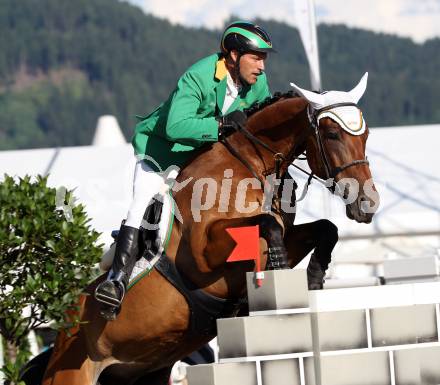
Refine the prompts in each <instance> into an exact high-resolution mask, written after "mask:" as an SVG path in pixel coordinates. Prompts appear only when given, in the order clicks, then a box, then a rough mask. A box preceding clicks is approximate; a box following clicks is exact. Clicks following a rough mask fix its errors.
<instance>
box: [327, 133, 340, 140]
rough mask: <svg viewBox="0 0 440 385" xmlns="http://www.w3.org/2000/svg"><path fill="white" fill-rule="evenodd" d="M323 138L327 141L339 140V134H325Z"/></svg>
mask: <svg viewBox="0 0 440 385" xmlns="http://www.w3.org/2000/svg"><path fill="white" fill-rule="evenodd" d="M325 137H326V138H327V139H332V140H338V139H339V133H338V132H336V131H330V132H326V133H325Z"/></svg>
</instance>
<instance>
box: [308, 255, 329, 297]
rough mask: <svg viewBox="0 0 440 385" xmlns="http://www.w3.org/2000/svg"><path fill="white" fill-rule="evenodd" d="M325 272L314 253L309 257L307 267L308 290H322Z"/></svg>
mask: <svg viewBox="0 0 440 385" xmlns="http://www.w3.org/2000/svg"><path fill="white" fill-rule="evenodd" d="M324 277H325V270H324V269H323V267H322V266H321V264H320V263H319V261H318V259H317V258H316V255H315V253H313V254H312V256H311V257H310V262H309V265H308V266H307V281H308V284H309V290H322V289H323V288H324V282H325V280H324Z"/></svg>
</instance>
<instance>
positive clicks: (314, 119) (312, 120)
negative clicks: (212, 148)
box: [221, 102, 369, 201]
mask: <svg viewBox="0 0 440 385" xmlns="http://www.w3.org/2000/svg"><path fill="white" fill-rule="evenodd" d="M343 106H354V107H356V108H359V107H358V105H357V104H356V103H349V102H346V103H335V104H331V105H329V106H326V107H324V108H321V109H317V110H315V109H313V107H311V104H310V103H309V105H308V107H307V116H308V119H309V124H310V127H311V128H312V130H313V134H314V135H315V139H316V143H317V144H318V151H319V155H320V158H321V161H322V164H323V165H324V170H325V174H326V178H327V180H331V185H330V186H329V185H328V182H326V181H324V180H322V179H321V178H319V177H318V176H316V175H314V174H313V172H312V173H310V172H308V171H306V170H304V169H302V168H301V167H299V166H297V165H295V164H293V163H292V162H294V161H295V160H296V159H297V158H298V156H296V157H295V156H294V154H295V151H291V154H292V156H289V157H286V156H285V155H284V154H282V153H280V152H277V151H275V150H273V149H272V148H271V147H270V146H269V145H267V144H266V143H264V142H263V141H261V140H260V139H258V138H257V137H256V136H255V135H253V134H252V133H251V132H249V131H248V130H247V129H246V128H245V127H244V126H242V125H239V126H238V127H234V129H235V130H236V131H237V132H240V133H242V134H243V135H244V136H246V137H247V139H248V140H249V141H250V142H251V143H253V144H255V145H259V146H261V147H263V148H265V149H266V150H267V151H269V152H271V153H272V155H273V157H274V159H275V174H276V178H277V179H278V178H279V176H280V175H279V173H280V169H281V164H282V163H284V162H286V161H287V162H289V163H290V164H292V165H293V166H294V167H296V168H297V169H299V170H300V171H302V172H303V173H305V174H307V175H308V176H309V178H308V180H307V183H306V186H305V188H304V191H303V194H302V195H301V198H300V199H298V200H297V201H299V200H302V199H304V196H305V194H306V193H307V189H308V186H309V185H310V183H311V180H312V179H313V178H314V179H317V180H319V181H320V182H321V183H323V184H324V185H325V186H326V187H327V188H328V189H329V190H330V191H331V192H332V193H334V192H335V189H336V182H335V177H336V176H337V175H339V174H340V173H341V172H343V171H345V170H346V169H348V168H350V167H354V166H358V165H368V164H369V161H368V159H367V158H365V159H359V160H354V161H352V162H350V163H346V164H344V165H342V166H337V167H333V168H332V167H331V166H330V162H329V160H328V157H327V154H326V151H325V147H324V143H323V140H322V136H321V133H320V131H319V123H318V116H319V115H320V114H321V113H322V112H324V111H328V110H331V109H333V108H336V107H343ZM221 142H222V143H223V144H224V145H225V146H226V148H227V149H228V150H229V151H230V152H231V154H232V155H233V156H234V157H236V158H237V159H238V160H239V161H240V162H241V163H242V164H243V165H244V166H245V167H246V168H247V169H248V170H249V171H250V172H251V173H252V175H253V176H254V177H255V178H256V179H257V180H259V181H260V183H261V186H264V182H263V180H262V179H261V178H260V177H259V176H258V175H257V173H256V171H255V170H254V169H253V168H252V166H251V165H250V163H249V162H248V161H247V160H246V159H244V158H243V157H242V156H241V155H240V154H239V153H238V151H236V150H235V149H234V148H233V147H232V146H231V144H230V143H229V142H228V141H227V140H226V139H223V140H222V141H221ZM301 144H302V143H301Z"/></svg>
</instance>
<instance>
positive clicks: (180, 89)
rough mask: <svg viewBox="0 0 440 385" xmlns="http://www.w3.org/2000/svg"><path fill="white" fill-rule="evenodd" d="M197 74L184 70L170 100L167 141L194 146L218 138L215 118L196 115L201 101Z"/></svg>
mask: <svg viewBox="0 0 440 385" xmlns="http://www.w3.org/2000/svg"><path fill="white" fill-rule="evenodd" d="M197 75H198V74H197V73H193V72H186V73H185V74H184V75H183V76H182V77H181V78H180V80H179V82H178V84H177V88H176V90H175V92H174V95H173V99H172V101H171V105H170V110H169V114H168V120H167V124H166V138H167V139H168V140H169V141H171V142H179V143H182V144H187V145H191V146H194V147H199V146H201V145H202V144H203V143H205V142H214V141H217V140H218V122H217V120H216V118H215V117H208V118H200V117H198V116H197V111H198V109H199V107H200V104H201V102H202V90H201V88H200V80H199V79H197ZM214 108H215V106H213V109H214Z"/></svg>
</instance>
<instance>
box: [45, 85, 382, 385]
mask: <svg viewBox="0 0 440 385" xmlns="http://www.w3.org/2000/svg"><path fill="white" fill-rule="evenodd" d="M364 78H365V77H364ZM365 87H366V79H363V81H361V83H359V85H358V86H357V87H355V88H354V89H353V90H352V91H350V92H348V93H345V92H344V93H342V92H335V91H331V92H330V93H328V94H323V95H318V94H316V96H314V94H312V93H311V92H307V91H305V90H301V89H300V88H299V87H295V88H296V91H297V92H298V93H299V94H300V95H302V96H299V97H297V96H295V97H292V95H290V97H289V96H288V95H281V96H278V97H276V98H274V99H272V100H271V101H269V102H267V103H265V105H264V108H262V107H261V106H260V108H258V111H256V112H254V113H252V114H250V116H249V119H248V122H247V124H246V127H241V128H240V129H238V130H237V132H234V133H233V134H231V135H230V136H228V137H227V138H226V139H224V142H218V143H215V144H213V145H211V146H210V147H208V148H205V149H203V150H202V151H201V152H199V153H198V154H197V155H196V157H195V158H194V159H193V160H192V161H191V162H190V163H189V164H188V165H187V166H186V167H184V168H183V170H182V171H181V173H180V174H179V176H178V178H177V182H179V181H184V180H187V179H188V178H191V177H192V180H191V182H190V183H189V184H187V185H186V186H185V187H184V188H183V189H181V190H180V191H178V192H175V193H174V199H175V202H176V204H177V206H178V208H179V210H180V214H181V216H182V218H183V222H182V223H180V222H177V221H176V222H175V224H174V226H173V228H172V232H171V237H170V241H169V243H168V246H167V249H166V255H167V257H168V260H169V266H168V267H170V266H171V267H175V268H177V271H178V272H179V274H180V275H181V276H182V277H184V279H185V281H186V282H189V283H190V285H192V286H193V287H196V288H200V289H202V291H203V293H206V294H207V295H209V296H210V298H220V299H229V300H230V301H229V302H228V301H226V302H225V303H228V305H231V303H234V301H236V300H238V299H240V298H243V297H244V296H245V292H246V282H245V275H246V272H248V271H253V270H254V268H255V266H254V262H253V261H245V262H237V263H226V260H227V258H228V256H229V255H230V253H231V251H232V249H233V248H234V246H235V243H234V241H233V240H232V238H230V237H229V235H228V234H227V233H226V231H225V229H226V228H229V227H238V226H249V225H257V224H258V225H259V227H260V237H261V238H260V245H261V250H262V254H261V258H262V266H263V267H264V266H266V268H268V267H271V268H276V267H277V266H276V265H277V263H278V262H280V261H282V258H281V259H280V256H281V257H283V256H285V257H287V261H288V265H289V266H288V267H289V268H293V267H294V266H295V265H297V264H298V262H299V261H301V260H302V259H303V258H304V257H305V256H306V255H307V254H308V253H309V252H310V251H311V250H313V249H315V253H317V254H320V253H319V250H317V249H318V248H319V247H322V248H323V250H324V249H326V250H324V251H323V252H322V253H321V254H326V253H327V257H328V255H329V254H330V253H331V250H332V249H333V246H334V244H335V240H334V237H337V230H336V227H335V226H334V225H332V224H331V222H329V221H322V220H321V221H318V222H315V223H311V224H303V225H299V226H293V218H294V214H291V216H290V221H292V222H290V223H288V222H287V221H286V220H285V218H284V220H283V215H282V213H281V212H280V210H278V209H279V202H280V200H279V199H277V197H276V196H275V198H274V200H273V202H269V208H270V207H272V208H273V209H272V210H271V211H269V212H268V211H264V210H262V207H263V205H264V203H265V202H264V201H265V198H264V192H263V189H262V188H261V187H262V186H261V185H259V184H260V182H265V181H266V180H267V179H268V175H269V174H276V175H280V176H282V175H284V174H285V173H286V171H287V167H288V166H289V164H290V163H291V162H292V161H293V160H294V159H296V158H297V157H298V156H299V155H300V154H302V153H303V152H304V151H306V154H307V160H308V164H309V165H310V168H311V170H312V171H313V173H314V174H316V175H317V176H318V177H320V178H322V179H329V178H333V182H332V183H330V184H329V185H328V187H329V188H330V190H332V191H334V190H335V189H336V183H337V182H338V181H340V180H341V179H343V178H352V179H353V180H355V181H356V182H357V183H358V184H359V185H360V186H364V184H366V183H368V181H370V180H371V178H372V177H371V173H370V169H369V165H368V161H367V160H366V158H365V143H366V140H367V137H368V127H366V126H365V122H364V121H363V118H362V115H360V117H361V124H363V125H364V127H363V128H362V131H359V127H355V128H353V126H350V124H351V123H347V124H348V126H349V127H348V128H347V127H342V123H340V120H339V118H337V117H335V118H334V119H333V118H332V117H331V116H328V115H327V116H325V117H321V118H320V116H321V114H322V113H324V112H326V111H327V112H331V111H337V110H335V109H341V108H342V110H344V109H347V110H350V109H351V110H352V112H353V111H355V114H356V113H357V114H358V115H359V114H361V113H360V110H359V109H358V107H357V106H356V103H357V102H358V100H359V99H360V97H361V96H362V94H363V92H364V91H365ZM332 93H333V94H332ZM330 94H332V95H333V96H332V95H330ZM326 95H327V96H326ZM316 98H318V100H315V99H316ZM332 109H333V110H332ZM338 122H339V123H338ZM350 127H351V128H350ZM228 169H229V170H232V171H233V175H232V176H231V177H230V180H231V182H230V183H231V188H230V191H231V193H230V199H229V206H228V207H227V209H224V207H223V209H220V205H224V202H222V203H221V202H220V199H219V196H218V195H219V194H216V195H215V196H216V199H215V202H214V203H213V205H212V207H210V208H209V209H207V210H204V211H200V218H194V217H193V215H192V214H193V212H192V209H191V205H190V204H189V202H192V196H193V194H196V193H200V191H199V192H197V191H196V189H197V188H199V189H200V183H199V184H198V182H197V181H200V180H201V179H202V178H210V179H211V180H214V181H221V180H222V179H224V177H225V175H226V174H225V170H228ZM228 175H229V174H228ZM252 177H253V178H252ZM243 181H244V182H243ZM248 185H252V188H250V189H248V190H247V192H246V188H247V186H248ZM370 185H371V186H372V190H373V193H374V194H371V191H370V193H368V191H363V190H362V189H361V190H360V193H359V195H358V196H357V197H356V199H354V201H353V202H351V203H350V204H349V205H348V206H347V215H348V216H349V218H351V219H355V220H356V221H358V222H364V223H369V222H371V219H372V216H373V214H374V212H373V211H374V209H373V210H365V207H367V206H368V207H374V206H377V202H376V200H377V193H375V189H374V185H372V184H371V183H370ZM205 187H206V186H205ZM208 187H209V186H208ZM350 188H351V187H350V186H348V187H346V188H345V189H344V191H343V193H342V195H344V196H345V195H347V193H348V192H349V190H350ZM243 191H244V195H243ZM208 193H209V192H208V191H207V190H204V192H203V194H202V195H204V196H205V197H206V196H207V195H208ZM375 194H376V195H375ZM243 196H244V197H245V203H246V205H245V207H241V209H240V208H237V207H234V204H233V203H234V202H238V201H240V199H241V198H243ZM293 201H294V198H293ZM266 203H267V202H266ZM241 206H243V205H241ZM252 207H255V209H254V210H251V208H252ZM365 211H370V212H365ZM329 232H330V233H331V234H330V235H331V236H330V237H329ZM326 239H330V240H327V241H326ZM319 242H321V243H319ZM326 242H327V243H326ZM271 257H273V260H270V258H271ZM327 257H326V258H327ZM277 258H278V259H277ZM269 265H271V266H269ZM102 279H104V276H102V277H100V278H99V279H98V281H100V280H102ZM96 284H97V283H95V284H92V285H91V287H89V288H88V292H89V293H93V291H94V288H95V287H96ZM236 302H237V303H238V301H236ZM236 312H237V307H234V306H229V307H225V308H224V309H223V311H222V312H221V316H222V317H227V316H234V315H236ZM80 317H81V320H82V321H84V323H82V324H81V325H80V326H78V327H77V328H76V329H75V330H71V331H70V333H63V332H61V333H60V334H59V335H58V338H57V340H56V343H55V347H54V352H53V354H52V357H51V359H50V361H49V364H48V367H47V370H46V372H45V375H44V379H43V382H42V384H43V385H66V384H68V385H92V384H96V383H97V381H98V378H100V379H99V381H100V383H105V384H127V385H130V384H137V385H141V384H145V385H166V384H167V383H168V379H169V375H170V370H171V367H172V366H173V364H174V363H175V362H176V361H177V360H179V359H181V358H182V357H185V356H186V355H188V354H189V353H190V352H192V351H194V350H197V349H198V348H199V347H201V346H202V345H204V344H206V343H207V342H208V341H209V340H211V339H212V338H213V337H214V336H215V328H213V329H210V330H209V332H203V333H197V332H194V329H193V328H192V325H191V323H192V321H191V320H192V318H191V308H190V306H189V304H188V301H187V300H186V297H185V296H184V295H183V294H182V293H181V292H180V291H179V290H177V289H176V287H175V286H173V285H172V284H171V283H170V281H169V280H167V279H166V278H165V277H164V276H163V275H162V274H161V273H160V272H159V271H158V270H157V269H153V270H152V272H151V273H150V274H149V275H148V276H147V277H145V278H143V279H142V280H141V281H140V282H138V283H137V284H136V285H134V286H133V287H132V288H131V289H130V290H129V291H128V292H127V295H126V297H125V299H124V302H123V305H122V308H121V311H120V313H119V314H118V316H117V318H116V320H115V321H112V322H108V321H106V320H104V319H103V318H101V317H100V316H99V304H98V303H97V302H96V301H95V299H94V298H93V296H92V295H88V296H84V297H83V298H82V302H81V314H80ZM210 322H211V324H213V325H214V326H215V319H211V321H210ZM211 326H212V325H211ZM100 376H101V377H100Z"/></svg>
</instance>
